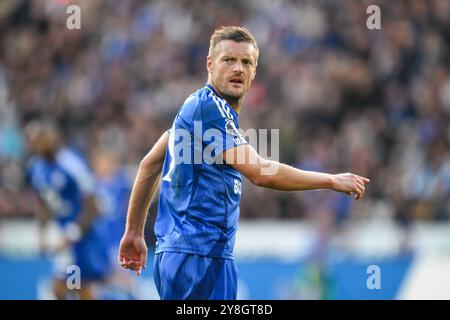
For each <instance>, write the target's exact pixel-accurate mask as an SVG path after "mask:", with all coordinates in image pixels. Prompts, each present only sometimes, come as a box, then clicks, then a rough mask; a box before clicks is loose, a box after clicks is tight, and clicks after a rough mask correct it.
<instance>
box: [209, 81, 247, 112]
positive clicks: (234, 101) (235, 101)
mask: <svg viewBox="0 0 450 320" xmlns="http://www.w3.org/2000/svg"><path fill="white" fill-rule="evenodd" d="M208 84H209V85H211V86H212V87H213V88H214V90H216V92H217V93H218V94H219V95H220V97H221V98H222V99H224V100H225V101H226V102H228V104H229V105H230V106H231V107H232V108H233V110H234V111H236V113H237V114H239V111H241V105H242V101H243V100H244V97H243V96H242V97H240V98H236V97H231V96H229V95H227V94H224V93H223V92H221V91H220V90H218V89H217V87H216V86H215V85H214V84H213V83H212V81H208Z"/></svg>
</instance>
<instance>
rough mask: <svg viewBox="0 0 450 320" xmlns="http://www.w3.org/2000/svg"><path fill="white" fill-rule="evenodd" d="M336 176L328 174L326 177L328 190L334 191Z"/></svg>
mask: <svg viewBox="0 0 450 320" xmlns="http://www.w3.org/2000/svg"><path fill="white" fill-rule="evenodd" d="M336 183H337V182H336V175H335V174H329V175H328V189H331V190H335V189H336Z"/></svg>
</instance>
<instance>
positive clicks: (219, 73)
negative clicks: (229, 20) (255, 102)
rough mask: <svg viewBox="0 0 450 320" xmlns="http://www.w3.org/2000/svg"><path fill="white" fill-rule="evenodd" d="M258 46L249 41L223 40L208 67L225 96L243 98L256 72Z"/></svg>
mask: <svg viewBox="0 0 450 320" xmlns="http://www.w3.org/2000/svg"><path fill="white" fill-rule="evenodd" d="M256 56H257V51H256V48H255V47H254V46H253V45H252V44H251V43H249V42H235V41H233V40H222V41H220V42H219V43H218V44H217V45H216V48H215V55H214V56H213V57H211V56H208V60H207V68H208V72H209V73H210V77H211V81H212V83H213V85H214V87H215V88H216V89H217V90H218V91H219V93H220V94H221V95H223V97H224V98H226V97H229V98H231V99H241V98H242V97H243V96H244V94H245V93H246V92H247V90H248V89H249V88H250V85H251V83H252V80H253V79H254V78H255V74H256Z"/></svg>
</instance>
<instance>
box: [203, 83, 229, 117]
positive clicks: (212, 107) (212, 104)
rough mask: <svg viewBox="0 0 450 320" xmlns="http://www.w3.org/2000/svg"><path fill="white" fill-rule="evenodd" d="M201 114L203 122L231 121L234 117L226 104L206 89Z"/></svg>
mask: <svg viewBox="0 0 450 320" xmlns="http://www.w3.org/2000/svg"><path fill="white" fill-rule="evenodd" d="M201 112H202V114H203V117H204V119H205V120H208V119H222V120H224V121H227V120H233V119H234V115H233V112H232V111H231V108H230V107H229V106H228V104H227V102H226V101H225V100H224V99H222V98H221V97H219V96H217V95H216V94H215V93H213V92H212V91H211V89H209V88H208V87H205V90H204V93H203V103H202V104H201Z"/></svg>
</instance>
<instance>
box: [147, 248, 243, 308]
mask: <svg viewBox="0 0 450 320" xmlns="http://www.w3.org/2000/svg"><path fill="white" fill-rule="evenodd" d="M153 263H154V266H153V277H154V279H155V284H156V289H157V290H158V293H159V296H160V297H161V299H162V300H236V296H237V267H236V263H235V262H234V261H233V260H231V259H222V258H210V257H204V256H199V255H195V254H187V253H180V252H162V253H158V254H156V255H155V259H154V261H153Z"/></svg>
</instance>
